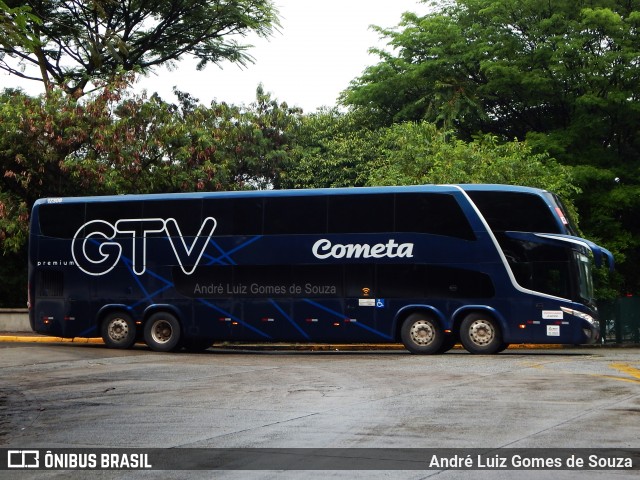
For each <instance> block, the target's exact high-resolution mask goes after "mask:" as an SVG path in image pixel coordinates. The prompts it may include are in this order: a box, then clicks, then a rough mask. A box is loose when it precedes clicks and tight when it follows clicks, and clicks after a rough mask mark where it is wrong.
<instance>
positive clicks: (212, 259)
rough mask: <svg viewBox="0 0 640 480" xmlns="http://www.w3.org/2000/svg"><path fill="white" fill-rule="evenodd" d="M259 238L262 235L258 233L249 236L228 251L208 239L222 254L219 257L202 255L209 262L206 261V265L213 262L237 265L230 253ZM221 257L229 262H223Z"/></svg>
mask: <svg viewBox="0 0 640 480" xmlns="http://www.w3.org/2000/svg"><path fill="white" fill-rule="evenodd" d="M261 238H262V235H258V236H256V237H253V238H250V239H249V240H247V241H246V242H243V243H242V244H240V245H238V246H237V247H234V248H232V249H231V250H229V251H225V250H224V249H223V248H222V247H221V246H220V245H218V244H217V243H216V242H215V241H214V240H213V239H211V240H209V243H211V244H212V245H213V246H214V247H215V248H216V249H217V250H218V251H219V252H220V253H222V255H221V256H219V257H213V256H210V255H207V254H204V255H203V257H204V258H206V259H208V260H209V263H207V264H206V265H213V264H215V263H219V264H221V265H237V263H236V261H235V260H234V259H233V258H231V255H232V254H234V253H236V252H238V251H240V250H242V249H243V248H245V247H247V246H249V245H251V244H252V243H253V242H256V241H258V240H260V239H261ZM222 258H228V259H229V263H224V262H223V261H222V260H221V259H222Z"/></svg>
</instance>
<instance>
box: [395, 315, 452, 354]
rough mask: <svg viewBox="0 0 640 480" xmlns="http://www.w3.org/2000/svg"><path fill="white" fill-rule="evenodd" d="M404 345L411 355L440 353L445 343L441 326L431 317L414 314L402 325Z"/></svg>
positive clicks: (401, 336)
mask: <svg viewBox="0 0 640 480" xmlns="http://www.w3.org/2000/svg"><path fill="white" fill-rule="evenodd" d="M400 338H401V339H402V343H403V344H404V346H405V347H406V349H407V350H409V351H410V352H411V353H418V354H433V353H439V351H440V348H441V347H442V345H443V341H444V332H443V331H442V328H441V327H440V324H439V323H438V322H437V321H436V320H435V319H434V318H433V317H432V316H430V315H427V314H424V313H413V314H411V315H409V316H408V317H407V318H406V319H405V321H404V322H403V323H402V328H401V330H400Z"/></svg>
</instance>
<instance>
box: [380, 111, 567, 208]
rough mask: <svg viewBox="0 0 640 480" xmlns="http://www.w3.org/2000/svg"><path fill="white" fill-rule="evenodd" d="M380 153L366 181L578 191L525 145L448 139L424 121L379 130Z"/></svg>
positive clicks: (563, 174) (564, 169)
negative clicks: (486, 184)
mask: <svg viewBox="0 0 640 480" xmlns="http://www.w3.org/2000/svg"><path fill="white" fill-rule="evenodd" d="M380 146H381V153H382V155H380V157H379V161H378V163H377V165H376V168H375V169H374V170H373V171H372V173H371V177H370V180H369V183H371V184H374V185H413V184H426V183H435V184H448V183H499V184H510V185H526V186H530V187H539V188H544V189H548V190H551V191H553V192H555V193H558V194H559V195H561V196H563V197H564V198H566V199H571V198H573V197H575V195H576V193H578V189H577V188H576V187H575V186H574V185H573V183H572V176H571V170H570V169H569V168H567V167H563V166H562V165H560V164H558V163H557V162H556V161H555V160H553V159H551V158H549V156H548V155H546V154H535V153H533V152H532V151H531V147H530V146H529V145H527V143H526V142H518V141H513V142H499V141H498V138H497V137H495V136H493V135H488V134H486V135H481V136H478V137H477V138H475V139H474V140H473V141H471V142H465V141H464V140H459V139H456V138H454V137H453V136H452V135H450V134H448V133H447V132H444V131H441V130H439V129H438V128H437V127H436V126H435V125H434V124H432V123H427V122H419V123H412V122H405V123H400V124H395V125H392V126H391V127H388V128H386V129H384V133H383V134H382V135H381V138H380Z"/></svg>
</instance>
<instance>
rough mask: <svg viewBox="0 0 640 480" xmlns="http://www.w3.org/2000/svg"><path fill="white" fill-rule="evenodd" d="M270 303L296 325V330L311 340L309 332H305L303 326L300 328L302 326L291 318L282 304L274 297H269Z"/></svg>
mask: <svg viewBox="0 0 640 480" xmlns="http://www.w3.org/2000/svg"><path fill="white" fill-rule="evenodd" d="M269 303H271V305H273V306H274V307H275V308H276V310H278V312H280V314H281V315H282V316H283V317H284V318H286V319H287V321H288V322H289V323H290V324H291V325H293V326H294V327H295V329H296V330H298V332H300V334H301V335H302V336H303V337H304V338H306V339H307V340H311V337H309V335H308V334H307V332H305V331H304V330H303V329H302V328H300V326H299V325H298V324H297V323H296V322H295V321H294V320H293V318H291V317H290V316H289V315H287V314H286V312H285V311H284V310H283V309H282V308H281V307H280V305H278V304H277V303H276V302H275V300H273V299H269Z"/></svg>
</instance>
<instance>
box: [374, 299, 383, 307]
mask: <svg viewBox="0 0 640 480" xmlns="http://www.w3.org/2000/svg"><path fill="white" fill-rule="evenodd" d="M376 308H384V298H377V299H376Z"/></svg>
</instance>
